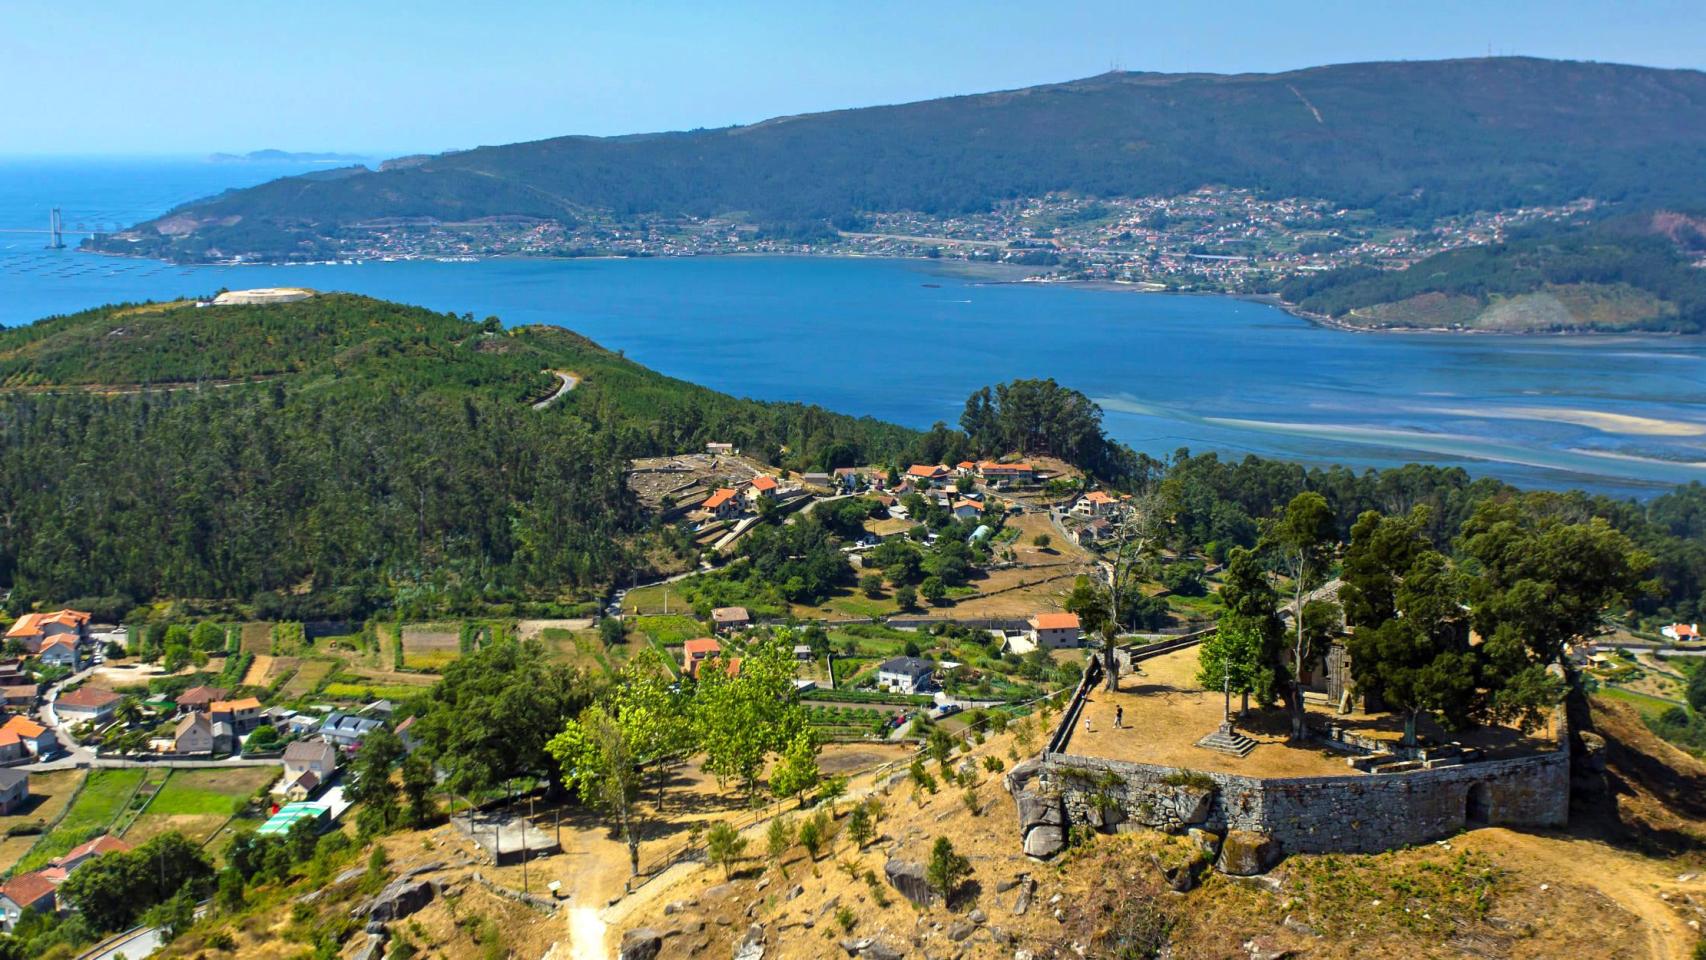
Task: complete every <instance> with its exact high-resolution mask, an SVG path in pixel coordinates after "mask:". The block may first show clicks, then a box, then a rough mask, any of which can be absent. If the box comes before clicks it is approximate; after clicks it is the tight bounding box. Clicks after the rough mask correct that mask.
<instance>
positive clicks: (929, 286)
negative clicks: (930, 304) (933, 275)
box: [924, 283, 942, 290]
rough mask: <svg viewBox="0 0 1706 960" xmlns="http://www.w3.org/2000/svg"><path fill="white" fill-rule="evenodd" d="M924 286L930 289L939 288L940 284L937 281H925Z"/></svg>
mask: <svg viewBox="0 0 1706 960" xmlns="http://www.w3.org/2000/svg"><path fill="white" fill-rule="evenodd" d="M924 286H925V287H928V288H929V289H931V290H940V289H941V288H942V285H941V284H939V283H926V284H924Z"/></svg>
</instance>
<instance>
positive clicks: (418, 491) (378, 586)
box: [0, 294, 915, 617]
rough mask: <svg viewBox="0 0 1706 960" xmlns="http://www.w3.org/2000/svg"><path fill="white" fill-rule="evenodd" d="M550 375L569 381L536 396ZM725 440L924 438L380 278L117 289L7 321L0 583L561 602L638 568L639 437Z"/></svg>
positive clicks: (52, 588)
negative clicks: (468, 312)
mask: <svg viewBox="0 0 1706 960" xmlns="http://www.w3.org/2000/svg"><path fill="white" fill-rule="evenodd" d="M552 370H562V371H569V372H572V373H574V374H576V375H578V376H579V377H580V378H581V383H580V386H579V387H578V388H577V389H576V390H574V391H573V392H572V393H569V394H568V395H566V396H565V397H564V398H563V399H562V400H561V401H559V402H556V403H553V404H551V405H549V406H547V407H545V408H544V409H538V410H536V409H533V407H532V405H531V403H530V401H533V400H537V399H540V398H542V397H545V396H548V395H549V394H550V393H551V391H552V390H553V389H554V388H555V387H556V386H557V384H558V380H557V378H556V377H555V376H553V375H551V374H550V373H548V372H547V371H552ZM713 438H714V439H718V440H724V441H728V442H732V443H736V444H738V445H740V446H742V447H743V448H746V449H749V450H752V451H754V452H757V453H759V454H760V455H768V456H774V457H775V458H776V459H777V460H779V461H780V460H787V461H788V462H797V463H799V464H801V465H806V466H818V465H820V460H821V458H823V457H826V456H836V457H846V458H852V459H887V458H890V457H896V456H900V455H902V454H903V453H904V452H905V451H906V450H907V449H908V448H909V447H910V446H911V445H912V443H913V442H914V439H915V434H913V433H912V432H911V431H907V430H904V429H902V428H899V427H894V426H891V425H887V424H881V423H878V422H875V421H872V420H868V419H867V420H856V419H854V418H851V417H845V416H839V415H836V414H831V413H828V412H826V411H823V410H820V409H817V408H813V407H807V406H802V405H798V404H766V403H757V402H753V401H747V400H737V399H735V398H732V397H728V396H726V395H723V394H719V393H716V392H714V391H711V390H706V389H704V388H701V387H696V386H693V385H691V384H688V383H684V382H682V381H679V380H672V379H670V378H667V377H663V376H660V375H658V374H655V373H652V372H651V371H648V370H646V369H644V368H643V367H640V366H639V365H637V364H634V363H631V362H629V361H627V360H624V359H623V358H621V357H619V356H617V355H615V354H613V353H610V352H608V351H606V350H604V349H602V348H600V347H598V346H597V345H595V344H593V343H592V342H590V341H588V340H586V339H585V338H583V337H580V336H578V335H576V334H574V333H571V332H568V331H566V330H561V329H558V328H554V327H529V328H525V329H518V330H511V331H505V330H503V329H502V328H501V326H500V325H499V324H498V323H497V321H496V320H495V319H490V320H487V321H485V322H483V323H481V322H475V321H474V320H473V319H472V318H471V317H456V316H453V315H447V314H438V313H434V312H432V311H428V310H424V309H419V308H414V307H405V306H401V305H398V304H393V303H386V302H383V301H378V300H372V299H368V298H365V297H357V296H351V295H343V294H334V295H325V296H319V297H315V298H313V299H310V300H306V301H302V302H298V303H291V304H282V305H273V306H230V307H210V308H204V309H198V308H196V307H195V306H193V305H191V304H175V305H163V306H162V305H146V306H128V307H103V308H101V309H98V310H91V311H88V312H85V313H80V314H76V315H73V316H67V317H58V318H52V319H49V320H44V321H42V322H39V323H36V324H34V325H31V326H28V327H22V328H17V329H10V330H3V331H0V531H3V536H0V586H5V585H10V586H12V587H14V588H15V589H14V598H13V599H14V602H15V603H28V602H31V601H34V600H37V599H40V600H51V601H54V602H64V601H67V600H70V599H73V598H96V597H104V598H107V599H106V600H105V601H103V602H101V603H99V604H91V605H94V606H99V607H100V608H101V609H113V608H115V607H120V608H122V606H123V601H137V602H140V601H145V600H152V599H155V598H163V597H178V598H196V599H202V600H206V601H208V602H210V603H217V602H241V603H245V604H251V605H253V607H254V612H255V613H256V614H257V615H259V616H262V617H271V616H282V615H287V614H289V613H292V612H296V613H299V614H300V615H309V616H335V615H341V614H350V613H356V612H363V611H370V610H373V609H375V608H377V607H380V606H387V605H390V604H393V603H398V602H403V601H404V600H407V601H409V602H412V603H415V604H416V605H417V606H419V607H421V608H423V609H433V608H434V607H435V605H436V606H463V607H466V606H469V605H471V604H473V603H474V602H476V601H479V602H522V601H532V602H542V603H548V602H551V601H554V600H557V599H559V598H562V599H572V598H574V597H575V596H576V595H577V593H578V592H579V591H583V590H585V589H586V588H590V587H593V586H596V585H599V584H603V583H608V582H610V581H611V580H613V579H614V578H616V577H618V576H620V575H623V574H625V573H630V572H633V571H634V570H635V569H637V568H638V567H640V566H641V562H640V560H639V559H638V558H637V551H636V550H635V549H634V536H635V535H636V534H638V533H639V532H640V531H641V530H642V529H643V528H644V527H645V525H646V523H647V520H646V518H645V517H643V516H642V515H641V514H640V513H639V511H638V510H637V508H636V507H635V504H634V503H633V500H632V498H631V497H630V496H629V494H628V493H627V491H626V490H625V488H624V486H623V481H622V472H623V468H624V466H625V464H626V461H627V460H628V458H630V457H632V456H639V455H646V454H655V453H661V452H676V451H679V450H682V449H691V448H694V447H699V446H702V444H703V443H704V442H705V441H706V440H708V439H713ZM783 447H786V449H787V451H788V453H787V455H786V457H783V456H782V455H781V454H780V452H779V451H780V450H781V449H782V448H783Z"/></svg>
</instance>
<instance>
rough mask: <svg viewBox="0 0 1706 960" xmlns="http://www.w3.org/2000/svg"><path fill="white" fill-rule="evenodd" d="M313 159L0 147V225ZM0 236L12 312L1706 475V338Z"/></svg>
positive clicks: (1644, 486) (111, 210)
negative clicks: (559, 352)
mask: <svg viewBox="0 0 1706 960" xmlns="http://www.w3.org/2000/svg"><path fill="white" fill-rule="evenodd" d="M301 169H304V168H302V167H295V168H289V167H288V166H283V167H281V166H269V167H266V168H261V167H256V166H254V165H212V164H204V163H199V162H159V161H155V162H149V163H134V162H114V161H78V162H75V163H69V162H67V163H56V164H43V163H40V162H32V163H24V162H19V161H14V162H10V163H8V162H4V161H0V228H8V227H25V228H28V227H36V228H38V229H39V227H40V225H42V224H45V222H46V210H47V208H48V207H50V206H51V205H53V204H54V203H58V204H60V205H61V206H62V207H63V208H64V209H65V218H66V221H67V223H70V224H77V223H80V222H91V221H93V222H95V223H110V222H122V223H129V222H132V221H135V220H138V219H142V218H144V217H147V216H150V215H153V214H156V213H158V212H160V211H161V210H164V209H165V208H167V207H169V206H171V205H172V204H174V203H177V202H181V201H183V200H186V199H190V198H193V197H196V196H200V195H204V194H207V193H211V192H215V191H217V190H219V189H222V188H225V187H230V186H239V185H243V184H246V183H252V182H256V181H258V180H262V179H266V178H268V177H270V176H276V175H279V174H281V173H285V172H295V171H296V170H301ZM44 240H45V238H44V237H41V236H39V235H34V234H10V233H3V232H0V323H3V324H16V323H24V322H28V321H30V320H33V319H36V318H39V317H41V316H46V315H49V314H53V313H61V312H67V311H72V310H76V309H80V308H82V307H86V306H90V305H94V304H99V303H104V302H109V301H116V300H138V299H169V298H173V297H177V296H182V295H196V294H204V293H208V292H211V291H213V290H216V289H218V288H220V287H230V288H241V287H250V286H270V285H279V284H301V285H305V286H311V287H315V288H318V289H322V290H353V291H358V292H361V293H367V294H372V295H374V296H380V297H386V298H390V299H395V300H401V301H405V302H410V303H419V304H424V305H426V306H429V307H433V308H436V309H441V310H451V311H455V312H458V313H462V312H468V313H473V314H474V315H475V316H477V317H484V316H486V315H489V314H496V315H498V316H500V317H502V318H503V320H504V321H505V322H506V323H511V324H516V323H556V324H561V325H563V326H567V327H570V328H573V329H575V330H578V331H580V332H582V333H584V334H586V335H588V336H591V337H593V338H594V339H596V340H598V341H600V342H601V343H604V344H605V345H607V346H609V347H611V348H614V349H620V350H623V351H625V352H626V353H627V354H628V355H629V356H630V357H633V358H634V359H636V360H639V361H640V362H642V363H645V364H647V365H648V366H651V367H653V368H655V369H657V370H661V371H663V372H665V373H668V374H671V375H674V376H678V377H682V378H685V379H688V380H692V381H695V382H698V383H703V384H706V385H708V386H711V387H715V388H717V389H720V390H725V391H728V392H730V393H736V394H743V395H747V396H752V397H758V398H762V399H785V400H802V401H808V402H813V403H819V404H822V405H824V406H826V407H829V408H832V409H836V410H841V411H846V412H850V413H856V414H870V415H872V416H876V417H880V418H883V419H887V420H893V421H896V422H900V423H905V424H909V425H913V426H919V427H925V426H928V425H929V424H930V423H932V422H933V421H935V420H946V421H948V422H949V423H953V422H955V421H956V420H957V418H958V416H959V413H960V409H961V407H962V405H963V404H964V401H965V397H966V395H967V394H968V393H969V392H970V391H971V390H973V389H975V388H976V387H979V386H982V385H984V384H988V383H994V382H997V381H1001V380H1007V379H1011V378H1013V377H1041V376H1050V377H1054V378H1055V379H1057V380H1059V381H1060V382H1062V383H1064V384H1067V385H1070V386H1072V387H1075V388H1077V389H1079V390H1082V391H1084V392H1085V393H1087V394H1089V395H1090V396H1091V397H1093V398H1095V399H1096V400H1098V401H1099V402H1100V403H1101V404H1102V406H1103V407H1104V409H1105V410H1106V425H1107V427H1108V429H1109V432H1110V433H1112V434H1113V435H1114V436H1116V437H1118V438H1119V439H1121V440H1124V441H1126V442H1128V443H1130V444H1132V445H1133V446H1135V447H1137V448H1138V449H1140V450H1145V451H1148V452H1150V453H1153V454H1157V455H1161V454H1167V453H1171V452H1172V451H1174V450H1175V449H1177V448H1179V447H1189V448H1191V449H1193V450H1208V449H1213V450H1219V451H1222V452H1224V453H1227V454H1232V455H1242V454H1244V453H1246V452H1248V453H1256V454H1259V455H1262V456H1271V457H1280V458H1285V459H1290V460H1296V461H1301V462H1304V463H1309V464H1321V465H1324V464H1328V463H1346V464H1350V465H1353V466H1358V467H1363V466H1392V465H1397V464H1402V463H1405V462H1409V461H1413V460H1414V461H1426V462H1433V463H1442V464H1456V465H1462V466H1464V467H1466V468H1467V469H1469V470H1470V471H1471V472H1474V473H1477V474H1485V475H1490V476H1496V477H1500V478H1503V479H1506V480H1510V481H1512V482H1514V483H1519V484H1523V485H1526V486H1545V487H1570V486H1580V487H1586V488H1590V489H1596V490H1603V491H1607V492H1614V493H1627V494H1633V495H1650V494H1651V493H1653V492H1654V491H1656V490H1658V489H1661V488H1663V487H1664V486H1668V485H1671V484H1676V483H1684V482H1687V481H1689V480H1696V479H1706V339H1703V338H1698V337H1694V338H1659V337H1616V338H1612V337H1600V338H1538V339H1535V338H1510V337H1479V336H1477V337H1446V336H1428V335H1414V336H1406V335H1363V334H1349V333H1342V332H1339V331H1334V330H1327V329H1323V328H1319V327H1315V326H1313V325H1311V324H1308V323H1306V322H1304V321H1301V320H1297V319H1295V318H1293V317H1291V316H1289V315H1287V314H1285V313H1284V312H1282V311H1279V310H1276V309H1273V308H1270V307H1266V306H1262V305H1258V304H1252V303H1246V302H1242V301H1238V300H1232V299H1226V298H1213V297H1174V296H1160V295H1147V294H1138V293H1131V292H1121V291H1103V290H1092V289H1082V288H1069V287H1063V286H1047V287H1043V286H1036V285H1019V284H1011V283H996V282H985V281H981V280H978V279H975V278H968V277H964V276H957V275H954V274H953V273H944V272H932V268H931V267H930V266H929V265H926V264H921V263H910V262H896V261H880V260H825V259H802V258H699V259H687V260H635V261H623V260H598V261H538V260H497V261H486V262H482V263H437V262H409V263H370V264H363V265H351V266H313V267H195V268H182V267H175V266H170V265H166V264H161V263H156V262H151V261H127V260H118V259H110V258H101V257H94V256H89V255H84V254H78V253H75V252H73V251H69V250H67V251H58V252H49V251H45V250H42V249H41V247H42V244H43V242H44Z"/></svg>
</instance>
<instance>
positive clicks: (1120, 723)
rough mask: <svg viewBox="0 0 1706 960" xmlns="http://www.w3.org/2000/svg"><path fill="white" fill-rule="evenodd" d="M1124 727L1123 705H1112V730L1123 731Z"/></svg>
mask: <svg viewBox="0 0 1706 960" xmlns="http://www.w3.org/2000/svg"><path fill="white" fill-rule="evenodd" d="M1124 727H1125V705H1124V704H1119V703H1116V704H1114V729H1116V730H1119V729H1123V728H1124Z"/></svg>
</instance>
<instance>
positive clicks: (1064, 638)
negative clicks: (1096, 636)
mask: <svg viewBox="0 0 1706 960" xmlns="http://www.w3.org/2000/svg"><path fill="white" fill-rule="evenodd" d="M1029 623H1030V625H1031V643H1032V644H1034V645H1035V646H1036V648H1037V649H1039V650H1059V649H1060V648H1062V647H1076V646H1078V645H1079V643H1080V642H1081V641H1082V640H1083V637H1084V634H1083V632H1082V629H1081V627H1080V625H1079V621H1078V614H1076V613H1039V614H1037V615H1035V616H1033V617H1031V619H1030V621H1029Z"/></svg>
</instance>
